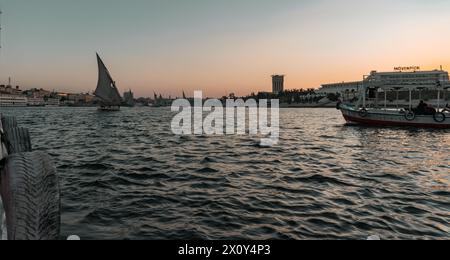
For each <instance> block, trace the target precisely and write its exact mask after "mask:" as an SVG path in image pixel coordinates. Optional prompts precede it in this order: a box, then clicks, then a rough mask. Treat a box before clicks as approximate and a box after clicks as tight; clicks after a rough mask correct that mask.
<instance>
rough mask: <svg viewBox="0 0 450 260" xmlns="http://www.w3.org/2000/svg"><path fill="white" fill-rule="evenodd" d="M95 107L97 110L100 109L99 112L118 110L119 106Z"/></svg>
mask: <svg viewBox="0 0 450 260" xmlns="http://www.w3.org/2000/svg"><path fill="white" fill-rule="evenodd" d="M97 109H98V111H101V112H116V111H120V107H119V106H107V107H98V108H97Z"/></svg>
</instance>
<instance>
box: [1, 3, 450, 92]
mask: <svg viewBox="0 0 450 260" xmlns="http://www.w3.org/2000/svg"><path fill="white" fill-rule="evenodd" d="M0 8H1V9H2V10H3V16H2V27H3V30H2V40H1V41H2V47H3V48H2V50H1V53H0V82H1V83H6V82H7V79H8V77H9V76H11V77H12V78H13V83H14V84H16V85H20V86H22V88H31V87H42V88H46V89H49V90H52V89H56V90H60V91H71V92H80V91H84V92H87V91H93V90H94V89H95V86H96V82H97V65H96V58H95V52H99V54H100V55H101V56H102V58H103V59H104V62H105V63H106V65H107V66H108V67H109V69H110V72H111V74H112V76H113V77H114V79H115V80H116V81H117V85H118V87H119V89H120V91H121V92H123V91H125V90H128V89H130V88H131V89H132V90H133V91H134V92H135V93H136V96H153V92H154V91H155V92H157V93H163V94H164V95H172V97H174V96H181V91H182V90H184V91H185V92H187V93H193V91H194V90H197V89H198V90H203V91H204V92H205V93H206V95H208V96H222V95H225V94H227V93H230V92H234V93H236V94H237V95H246V94H249V93H251V92H257V91H269V90H270V89H271V79H270V75H272V74H274V73H282V74H286V75H287V78H286V87H287V88H289V89H293V88H310V87H319V86H320V84H322V83H330V82H340V81H352V80H359V79H361V78H362V76H363V74H367V73H369V72H370V71H371V70H379V71H384V70H387V71H390V70H392V69H393V68H394V67H396V66H411V65H418V66H421V67H422V68H424V69H435V68H439V65H443V66H444V68H445V69H449V70H450V28H449V26H450V1H447V0H433V1H429V0H397V1H392V0H378V1H365V0H336V1H333V0H311V1H310V0H76V1H74V0H39V1H36V0H0Z"/></svg>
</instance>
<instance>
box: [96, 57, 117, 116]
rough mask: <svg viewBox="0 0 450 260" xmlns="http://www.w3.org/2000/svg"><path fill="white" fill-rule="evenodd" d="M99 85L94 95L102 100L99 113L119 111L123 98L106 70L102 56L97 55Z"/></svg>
mask: <svg viewBox="0 0 450 260" xmlns="http://www.w3.org/2000/svg"><path fill="white" fill-rule="evenodd" d="M97 62H98V83H97V89H96V90H95V92H94V95H95V96H96V97H97V98H99V99H100V106H99V107H98V110H99V111H119V110H120V105H121V104H122V98H121V96H120V94H119V90H118V89H117V87H116V82H115V81H114V80H113V79H112V77H111V74H110V73H109V71H108V69H107V68H106V66H105V64H104V63H103V61H102V59H101V58H100V56H99V55H98V54H97Z"/></svg>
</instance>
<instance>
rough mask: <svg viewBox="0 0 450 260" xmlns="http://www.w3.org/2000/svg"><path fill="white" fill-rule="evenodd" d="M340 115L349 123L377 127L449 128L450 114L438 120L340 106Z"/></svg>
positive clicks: (426, 116) (429, 116)
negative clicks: (440, 120)
mask: <svg viewBox="0 0 450 260" xmlns="http://www.w3.org/2000/svg"><path fill="white" fill-rule="evenodd" d="M340 110H341V112H342V115H343V116H344V118H345V120H346V121H347V123H349V124H357V125H366V126H379V127H390V126H395V127H416V128H437V129H450V114H448V113H446V114H445V116H446V117H445V119H444V120H443V121H442V122H438V121H437V120H436V119H435V117H434V116H432V115H416V116H414V118H409V119H407V116H406V115H405V113H400V112H399V111H393V112H392V111H389V112H388V111H370V110H369V111H367V112H361V111H357V110H355V109H353V108H349V107H346V106H342V107H341V108H340Z"/></svg>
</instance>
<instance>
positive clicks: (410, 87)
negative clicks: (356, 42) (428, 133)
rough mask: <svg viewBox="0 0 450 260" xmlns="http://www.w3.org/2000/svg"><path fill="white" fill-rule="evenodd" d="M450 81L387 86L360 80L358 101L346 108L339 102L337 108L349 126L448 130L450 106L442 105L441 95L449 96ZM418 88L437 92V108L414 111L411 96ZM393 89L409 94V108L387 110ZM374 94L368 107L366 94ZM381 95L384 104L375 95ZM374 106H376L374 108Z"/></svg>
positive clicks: (366, 79)
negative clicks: (389, 95) (388, 95)
mask: <svg viewBox="0 0 450 260" xmlns="http://www.w3.org/2000/svg"><path fill="white" fill-rule="evenodd" d="M449 88H450V82H449V80H448V78H442V79H440V80H439V81H438V82H429V83H428V84H421V85H420V86H418V85H417V84H403V85H398V84H396V85H390V84H386V83H385V82H383V81H377V80H374V79H372V78H370V76H369V77H368V78H365V79H364V80H363V84H362V86H361V87H360V89H359V100H358V102H357V103H356V105H348V104H344V103H342V102H339V103H338V106H337V109H339V110H341V112H342V115H343V116H344V118H345V120H346V121H347V123H348V124H358V125H366V126H396V127H417V128H439V129H450V107H449V105H448V104H447V105H446V106H441V102H442V100H441V93H443V91H445V92H447V93H448V89H449ZM418 89H421V90H423V89H427V90H434V91H437V93H438V94H437V96H438V97H437V106H436V107H431V106H427V105H426V104H425V103H423V101H422V103H421V105H423V107H422V108H420V107H418V108H416V107H415V106H414V105H413V99H412V96H413V95H412V94H413V92H414V91H416V90H418ZM392 90H397V91H399V90H403V91H408V92H409V106H408V107H405V108H399V107H397V108H388V105H387V103H388V101H387V93H388V92H389V91H392ZM369 92H372V93H375V94H376V98H375V100H376V102H374V103H372V104H371V107H369V105H368V100H370V99H369V98H367V96H368V93H369ZM380 93H384V105H383V106H381V105H380V104H379V102H378V101H379V99H378V95H379V94H380ZM374 104H375V105H374Z"/></svg>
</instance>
